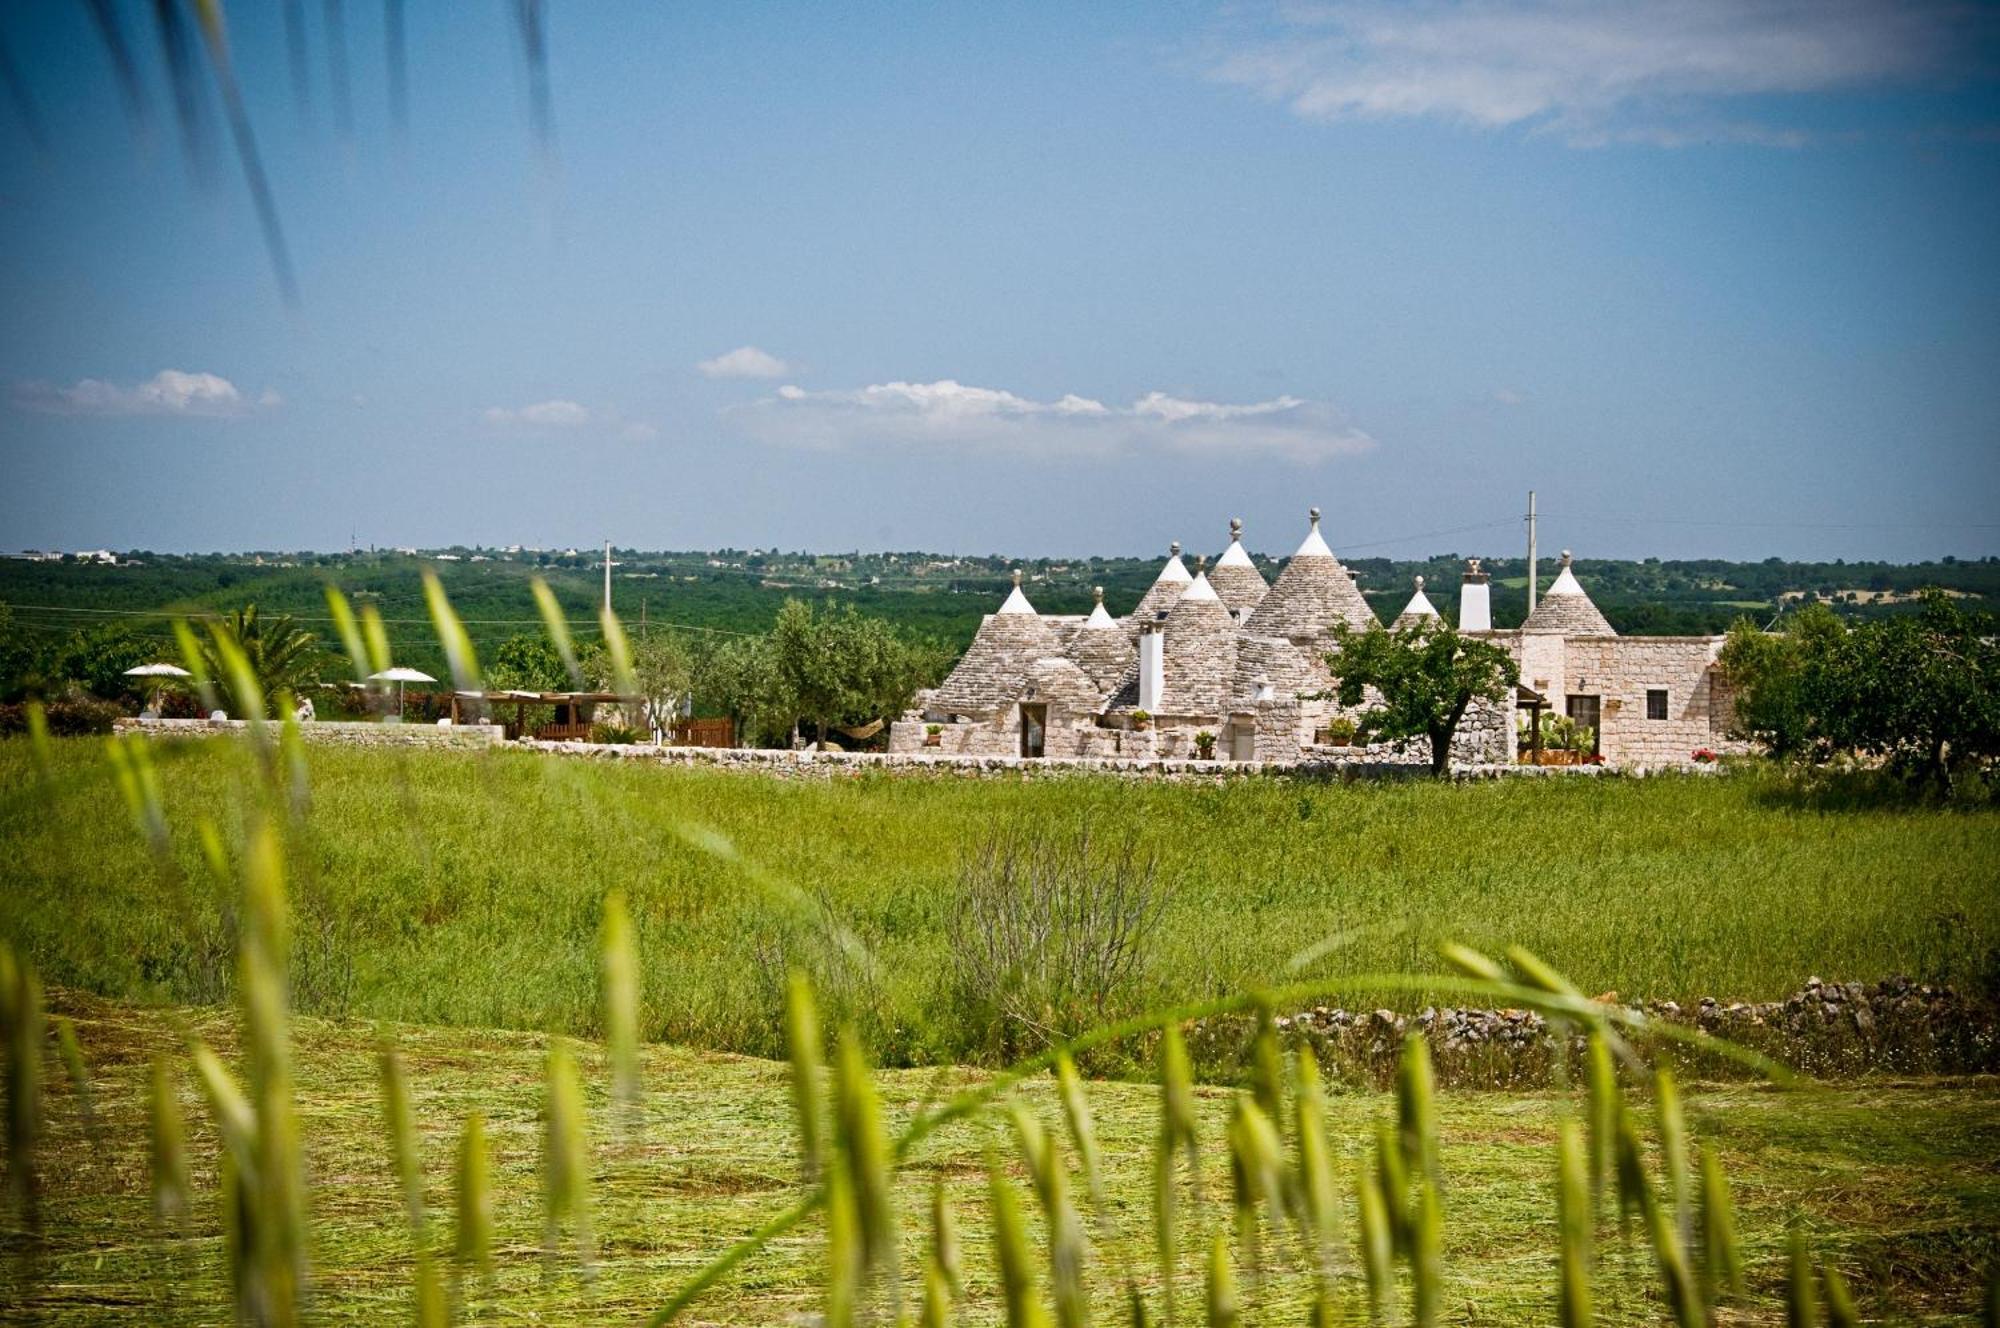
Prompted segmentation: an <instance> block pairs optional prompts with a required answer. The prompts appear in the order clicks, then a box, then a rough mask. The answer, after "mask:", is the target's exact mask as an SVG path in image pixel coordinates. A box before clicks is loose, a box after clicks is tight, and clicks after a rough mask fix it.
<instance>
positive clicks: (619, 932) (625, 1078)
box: [598, 890, 639, 1107]
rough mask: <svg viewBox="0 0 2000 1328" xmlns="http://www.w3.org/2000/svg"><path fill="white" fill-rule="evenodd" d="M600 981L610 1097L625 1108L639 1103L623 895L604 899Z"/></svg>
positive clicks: (630, 944)
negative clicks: (608, 1057)
mask: <svg viewBox="0 0 2000 1328" xmlns="http://www.w3.org/2000/svg"><path fill="white" fill-rule="evenodd" d="M598 952H599V955H600V956H601V965H602V969H603V980H604V1037H605V1041H606V1042H607V1043H608V1044H609V1047H610V1052H611V1095H612V1097H613V1098H615V1099H616V1100H617V1101H619V1102H621V1103H623V1104H625V1105H626V1106H628V1107H631V1106H636V1105H637V1104H638V1101H639V952H638V946H637V944H636V943H635V942H634V940H633V938H632V915H631V913H630V912H629V911H628V910H627V909H626V907H625V892H624V891H623V890H613V891H612V892H611V893H610V894H608V895H606V896H605V897H604V924H603V928H602V931H601V933H600V936H599V942H598Z"/></svg>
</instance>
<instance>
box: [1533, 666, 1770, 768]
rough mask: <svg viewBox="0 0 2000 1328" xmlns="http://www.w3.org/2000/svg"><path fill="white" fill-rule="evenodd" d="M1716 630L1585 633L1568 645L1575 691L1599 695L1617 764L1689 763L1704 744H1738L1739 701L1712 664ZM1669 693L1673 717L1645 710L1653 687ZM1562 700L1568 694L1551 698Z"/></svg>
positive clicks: (1607, 750) (1737, 747) (1605, 747)
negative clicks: (1731, 731) (1732, 730)
mask: <svg viewBox="0 0 2000 1328" xmlns="http://www.w3.org/2000/svg"><path fill="white" fill-rule="evenodd" d="M1721 648H1722V638H1721V637H1714V636H1583V637H1575V638H1572V639H1571V640H1570V641H1569V643H1568V648H1567V656H1568V659H1567V663H1568V669H1569V673H1568V678H1567V680H1566V684H1565V686H1566V689H1567V690H1568V691H1569V692H1574V693H1580V694H1585V695H1595V696H1597V697H1598V698H1599V702H1598V705H1599V712H1600V714H1601V716H1602V722H1601V724H1600V726H1599V733H1598V747H1599V750H1600V751H1601V752H1602V753H1603V754H1604V759H1605V760H1606V761H1607V762H1609V763H1611V764H1612V765H1618V766H1652V765H1666V764H1685V763H1686V762H1687V761H1689V760H1690V759H1691V758H1692V757H1693V754H1694V753H1695V751H1696V750H1697V749H1699V748H1703V747H1706V748H1709V749H1711V750H1713V751H1718V752H1723V751H1728V752H1736V751H1742V750H1745V748H1744V747H1743V745H1742V744H1740V743H1735V742H1732V741H1731V740H1730V738H1729V736H1728V728H1729V723H1730V720H1731V717H1732V713H1733V712H1732V709H1731V706H1730V702H1729V697H1728V693H1727V689H1726V687H1725V686H1723V685H1722V684H1721V683H1720V675H1719V674H1718V673H1717V671H1716V670H1715V669H1714V668H1713V667H1712V665H1713V664H1714V662H1715V657H1716V655H1717V653H1718V652H1719V651H1720V650H1721ZM1654 688H1658V689H1662V690H1664V691H1665V692H1666V693H1667V717H1666V718H1665V719H1648V718H1647V717H1646V692H1647V691H1648V690H1649V689H1654ZM1549 699H1550V700H1551V701H1554V702H1555V703H1556V704H1557V705H1561V704H1562V698H1560V697H1556V696H1551V697H1550V698H1549Z"/></svg>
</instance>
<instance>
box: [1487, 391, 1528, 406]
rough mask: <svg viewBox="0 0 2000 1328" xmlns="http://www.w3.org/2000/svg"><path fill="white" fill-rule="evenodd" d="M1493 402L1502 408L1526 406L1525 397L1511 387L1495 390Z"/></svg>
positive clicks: (1526, 400) (1526, 399)
mask: <svg viewBox="0 0 2000 1328" xmlns="http://www.w3.org/2000/svg"><path fill="white" fill-rule="evenodd" d="M1493 400H1494V401H1496V402H1498V403H1499V404H1500V405H1503V406H1525V405H1527V404H1528V398H1527V396H1526V395H1525V394H1524V393H1522V392H1520V391H1519V390H1517V389H1515V388H1511V387H1503V388H1499V389H1497V390H1495V391H1494V393H1493Z"/></svg>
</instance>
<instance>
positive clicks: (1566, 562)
mask: <svg viewBox="0 0 2000 1328" xmlns="http://www.w3.org/2000/svg"><path fill="white" fill-rule="evenodd" d="M1563 566H1564V567H1568V566H1569V550H1568V549H1564V550H1563Z"/></svg>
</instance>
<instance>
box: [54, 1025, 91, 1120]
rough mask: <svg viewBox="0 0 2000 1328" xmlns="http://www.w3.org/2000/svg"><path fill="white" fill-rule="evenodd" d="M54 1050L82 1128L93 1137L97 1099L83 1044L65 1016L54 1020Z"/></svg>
mask: <svg viewBox="0 0 2000 1328" xmlns="http://www.w3.org/2000/svg"><path fill="white" fill-rule="evenodd" d="M55 1027H56V1050H57V1051H59V1052H60V1053H61V1054H62V1063H63V1071H64V1072H65V1073H66V1074H68V1076H69V1091H70V1092H71V1093H73V1094H75V1096H76V1105H77V1108H78V1110H80V1111H81V1112H82V1113H83V1124H84V1128H85V1129H86V1130H87V1131H89V1133H90V1135H91V1137H92V1138H93V1139H95V1138H96V1136H97V1099H96V1095H95V1094H94V1093H92V1092H91V1088H90V1067H89V1066H87V1065H85V1064H84V1060H83V1044H82V1043H81V1042H78V1041H77V1040H76V1025H75V1024H74V1023H72V1022H71V1021H70V1020H69V1019H68V1018H67V1017H66V1016H58V1017H57V1018H56V1020H55Z"/></svg>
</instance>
